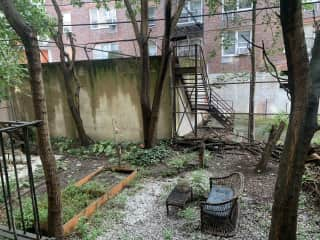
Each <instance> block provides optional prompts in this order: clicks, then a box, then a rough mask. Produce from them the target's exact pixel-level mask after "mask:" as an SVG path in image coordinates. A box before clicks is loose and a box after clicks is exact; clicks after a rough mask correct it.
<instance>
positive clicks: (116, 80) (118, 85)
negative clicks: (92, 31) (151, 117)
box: [14, 58, 171, 141]
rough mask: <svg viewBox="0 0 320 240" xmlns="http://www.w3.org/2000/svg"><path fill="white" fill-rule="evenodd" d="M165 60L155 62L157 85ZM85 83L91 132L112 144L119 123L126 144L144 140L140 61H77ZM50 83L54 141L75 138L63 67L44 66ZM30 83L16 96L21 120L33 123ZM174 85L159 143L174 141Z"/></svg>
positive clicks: (83, 101) (84, 109) (166, 98)
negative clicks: (60, 138)
mask: <svg viewBox="0 0 320 240" xmlns="http://www.w3.org/2000/svg"><path fill="white" fill-rule="evenodd" d="M159 60H160V59H159V58H152V71H151V75H152V77H151V78H152V81H151V82H152V83H151V85H152V86H154V84H155V80H156V78H157V74H158V70H159V66H160V61H159ZM76 70H77V75H78V77H79V80H80V82H81V92H80V108H81V116H82V119H83V122H84V126H85V129H86V131H87V133H88V134H89V136H90V137H92V138H93V139H95V140H101V139H112V138H113V137H114V134H113V125H112V122H113V121H114V122H115V123H116V126H117V128H118V129H120V131H119V135H118V138H119V139H121V140H130V141H141V140H142V139H143V132H142V119H141V110H140V100H139V73H138V68H137V59H114V60H101V61H92V62H87V61H83V62H77V63H76ZM44 83H45V90H46V96H47V99H46V100H47V105H48V116H49V124H50V130H51V134H52V136H68V137H75V136H76V130H75V127H74V123H73V120H72V118H71V114H70V112H69V109H68V105H67V101H66V95H65V94H66V92H65V88H64V84H63V76H62V73H61V71H60V67H59V64H56V63H51V64H46V65H44ZM28 85H29V84H27V83H26V84H25V86H24V87H23V88H22V89H21V92H19V93H15V94H14V95H15V110H16V112H17V118H18V119H20V120H31V119H33V108H32V103H31V96H30V89H29V88H28ZM169 86H170V84H169V82H168V80H167V82H166V83H165V84H164V91H163V98H162V103H161V109H160V119H159V124H158V129H157V137H158V138H168V137H170V136H171V104H170V102H171V101H170V92H169V91H170V88H169Z"/></svg>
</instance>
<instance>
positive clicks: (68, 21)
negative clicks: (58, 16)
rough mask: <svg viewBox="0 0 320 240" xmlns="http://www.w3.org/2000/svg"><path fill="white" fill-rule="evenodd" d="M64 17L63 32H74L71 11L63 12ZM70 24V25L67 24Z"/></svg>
mask: <svg viewBox="0 0 320 240" xmlns="http://www.w3.org/2000/svg"><path fill="white" fill-rule="evenodd" d="M62 18H63V32H64V33H68V32H72V26H70V25H71V13H69V12H68V13H63V14H62ZM67 25H69V26H67Z"/></svg>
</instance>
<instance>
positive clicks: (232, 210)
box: [200, 172, 244, 237]
mask: <svg viewBox="0 0 320 240" xmlns="http://www.w3.org/2000/svg"><path fill="white" fill-rule="evenodd" d="M243 188H244V176H243V174H242V173H239V172H235V173H231V174H230V175H228V176H224V177H215V178H210V193H209V196H208V199H207V201H205V202H201V205H200V208H201V231H203V232H207V233H210V234H213V235H216V236H223V237H232V236H234V235H235V233H236V230H237V225H238V217H239V215H240V205H239V197H240V195H241V193H242V191H243Z"/></svg>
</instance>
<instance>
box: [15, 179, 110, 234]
mask: <svg viewBox="0 0 320 240" xmlns="http://www.w3.org/2000/svg"><path fill="white" fill-rule="evenodd" d="M105 191H106V190H105V187H104V186H103V184H101V183H98V182H96V181H90V182H88V183H86V184H84V185H82V186H80V187H76V186H75V185H70V186H68V187H66V188H65V189H64V190H63V191H62V211H63V223H66V222H67V221H68V220H70V219H71V218H72V217H73V216H74V215H76V214H78V213H79V212H80V211H81V210H82V209H84V208H85V207H87V206H88V205H89V204H90V203H91V202H92V201H94V200H96V199H97V198H98V197H100V196H102V195H103V194H104V193H105ZM22 207H23V211H24V222H25V224H26V228H27V229H32V228H33V226H34V223H33V219H34V217H33V211H32V202H31V199H30V198H27V199H24V200H23V204H22ZM38 209H39V218H40V222H41V223H45V222H46V219H47V209H48V202H47V196H45V195H43V196H41V197H40V198H39V200H38ZM15 217H16V220H17V226H18V227H19V228H22V225H21V224H22V219H21V215H20V212H19V211H18V210H17V211H15Z"/></svg>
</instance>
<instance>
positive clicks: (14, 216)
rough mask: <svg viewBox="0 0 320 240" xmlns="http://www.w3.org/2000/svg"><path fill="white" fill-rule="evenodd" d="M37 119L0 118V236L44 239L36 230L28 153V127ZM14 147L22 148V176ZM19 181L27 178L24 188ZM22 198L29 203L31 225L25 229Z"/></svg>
mask: <svg viewBox="0 0 320 240" xmlns="http://www.w3.org/2000/svg"><path fill="white" fill-rule="evenodd" d="M41 123H42V122H41V121H33V122H15V121H14V122H13V121H9V122H0V126H1V128H0V153H1V157H0V180H1V194H0V197H1V199H2V203H1V204H0V205H1V207H0V211H5V218H6V219H2V220H1V225H0V239H37V240H38V239H44V238H43V237H42V235H41V232H40V220H39V211H38V203H37V196H36V191H35V184H34V177H33V170H32V161H31V153H30V137H31V131H32V129H34V128H36V127H37V126H39V125H40V124H41ZM17 138H18V139H17ZM18 148H21V149H22V150H23V155H24V160H25V162H24V164H25V166H24V168H25V169H26V171H27V174H26V176H24V177H23V176H19V169H18V166H17V164H18V163H17V158H16V151H17V149H18ZM22 181H27V186H28V187H27V189H26V187H22V184H21V182H22ZM22 191H23V193H22ZM24 193H27V194H24ZM22 195H23V196H22ZM26 201H31V205H32V214H31V215H32V218H33V219H32V220H31V221H32V223H33V227H32V229H28V228H27V224H26V213H25V209H24V208H23V206H24V204H23V203H24V202H26ZM29 214H30V213H29ZM28 218H30V216H28ZM28 221H30V219H28Z"/></svg>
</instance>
